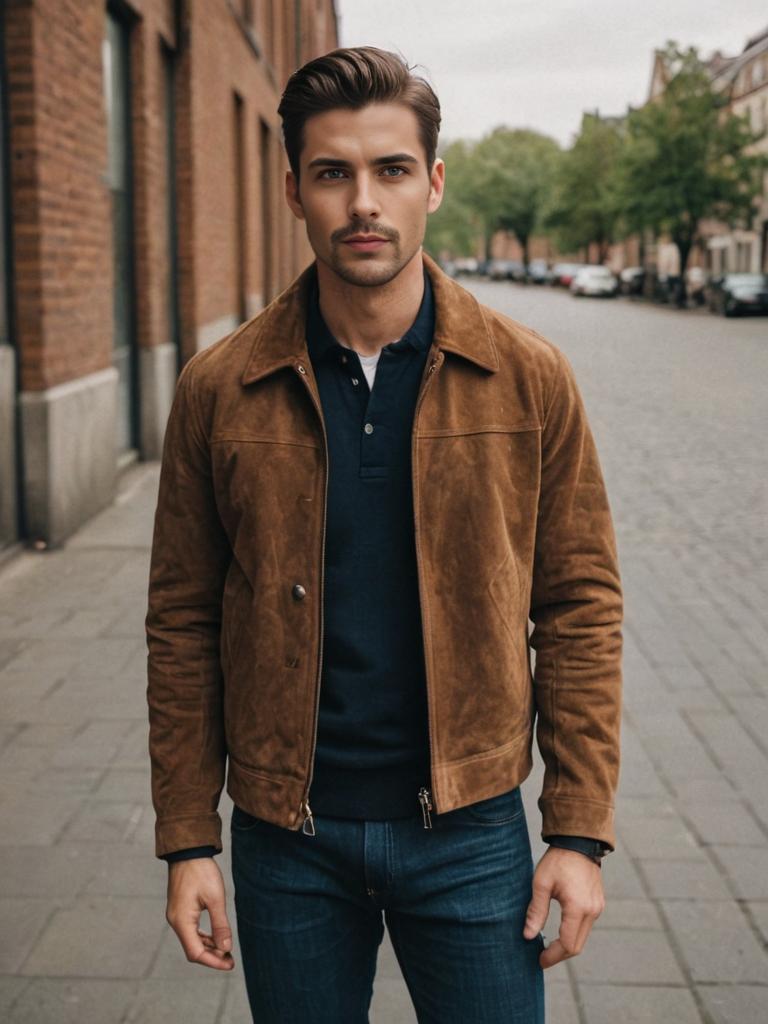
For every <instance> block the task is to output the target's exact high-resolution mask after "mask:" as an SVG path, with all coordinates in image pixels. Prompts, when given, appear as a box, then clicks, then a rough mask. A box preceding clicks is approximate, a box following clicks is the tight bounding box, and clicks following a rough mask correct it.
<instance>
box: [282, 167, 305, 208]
mask: <svg viewBox="0 0 768 1024" xmlns="http://www.w3.org/2000/svg"><path fill="white" fill-rule="evenodd" d="M285 201H286V202H287V203H288V205H289V206H290V208H291V212H292V213H293V215H294V217H296V218H297V219H298V220H304V208H303V207H302V205H301V199H300V197H299V183H298V181H297V180H296V175H295V174H294V173H293V171H286V172H285Z"/></svg>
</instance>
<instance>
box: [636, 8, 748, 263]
mask: <svg viewBox="0 0 768 1024" xmlns="http://www.w3.org/2000/svg"><path fill="white" fill-rule="evenodd" d="M704 63H705V66H706V68H707V70H708V71H709V74H710V76H711V79H712V85H713V87H714V88H715V89H716V90H718V91H720V92H722V93H723V94H724V95H725V96H726V97H727V99H728V106H727V107H726V108H725V109H726V110H727V111H728V112H729V113H733V114H737V115H744V114H745V113H746V114H747V115H748V117H749V121H750V124H751V127H752V128H753V129H754V130H756V131H758V132H765V133H766V134H765V135H764V137H763V138H762V139H761V140H760V141H759V142H757V143H756V144H755V146H754V147H753V151H754V152H757V153H768V27H766V28H764V29H763V30H762V31H761V32H758V33H757V35H754V36H752V37H751V38H750V39H748V40H747V42H746V44H745V46H744V49H743V50H742V52H741V53H740V54H738V55H736V56H735V57H728V56H725V55H724V54H723V53H721V52H720V51H719V50H718V51H716V52H715V53H713V54H712V56H711V57H709V58H708V59H707V60H705V61H704ZM668 80H669V69H668V68H667V67H666V65H665V61H664V56H663V51H656V52H655V54H654V62H653V70H652V73H651V84H650V88H649V92H648V100H647V102H649V103H650V102H652V101H653V100H654V99H656V98H657V97H658V96H660V95H661V94H662V93H663V92H664V89H665V88H666V85H667V82H668ZM699 235H700V239H699V243H698V244H697V245H696V246H694V248H693V250H692V251H691V259H690V263H689V265H690V266H701V267H703V268H704V269H705V270H706V271H707V273H710V274H712V275H719V274H722V273H725V272H726V271H745V272H752V273H759V272H760V271H763V272H768V173H766V175H765V178H764V182H763V191H762V196H761V197H760V200H759V203H758V207H757V210H756V212H755V216H754V219H753V221H752V223H751V224H749V225H744V226H743V227H731V226H729V225H728V224H724V223H722V222H719V221H715V220H705V221H702V222H701V223H700V225H699ZM646 256H647V260H648V262H649V264H651V265H652V266H653V267H654V268H655V269H656V270H657V271H658V272H659V273H661V274H678V273H679V267H680V260H679V255H678V251H677V247H676V246H675V245H674V244H673V243H672V242H671V241H670V240H669V239H668V238H666V237H664V236H661V237H659V238H658V239H655V240H653V241H651V240H649V241H648V242H647V244H646Z"/></svg>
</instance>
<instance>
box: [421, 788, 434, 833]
mask: <svg viewBox="0 0 768 1024" xmlns="http://www.w3.org/2000/svg"><path fill="white" fill-rule="evenodd" d="M419 803H420V804H421V814H422V817H423V818H424V828H432V817H431V815H430V813H429V812H430V811H431V810H432V794H431V793H430V792H429V790H428V789H427V787H426V786H422V787H421V789H420V790H419Z"/></svg>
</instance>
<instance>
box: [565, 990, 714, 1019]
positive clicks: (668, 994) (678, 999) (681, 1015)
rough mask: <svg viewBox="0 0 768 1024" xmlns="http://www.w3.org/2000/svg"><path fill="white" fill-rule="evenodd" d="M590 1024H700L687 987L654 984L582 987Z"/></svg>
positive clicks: (584, 1004)
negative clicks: (663, 1022) (618, 1023)
mask: <svg viewBox="0 0 768 1024" xmlns="http://www.w3.org/2000/svg"><path fill="white" fill-rule="evenodd" d="M579 996H580V998H581V1002H582V1005H583V1007H584V1016H585V1019H586V1020H587V1021H589V1024H616V1021H621V1024H661V1022H662V1021H669V1022H673V1021H674V1024H701V1016H700V1014H699V1011H698V1009H697V1008H696V1003H695V1001H694V999H693V996H692V995H691V993H690V992H689V991H688V989H684V988H672V987H658V988H657V987H653V986H651V985H642V986H639V985H592V984H590V985H581V986H580V988H579Z"/></svg>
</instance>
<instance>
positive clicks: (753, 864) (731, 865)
mask: <svg viewBox="0 0 768 1024" xmlns="http://www.w3.org/2000/svg"><path fill="white" fill-rule="evenodd" d="M711 850H712V853H713V854H714V856H715V857H716V859H717V860H718V861H720V862H721V863H722V865H723V867H724V869H725V871H726V873H727V875H728V878H729V879H730V880H731V884H732V885H733V886H734V890H735V892H736V895H737V896H738V897H740V898H742V899H746V900H764V899H768V847H766V846H712V847H711Z"/></svg>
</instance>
